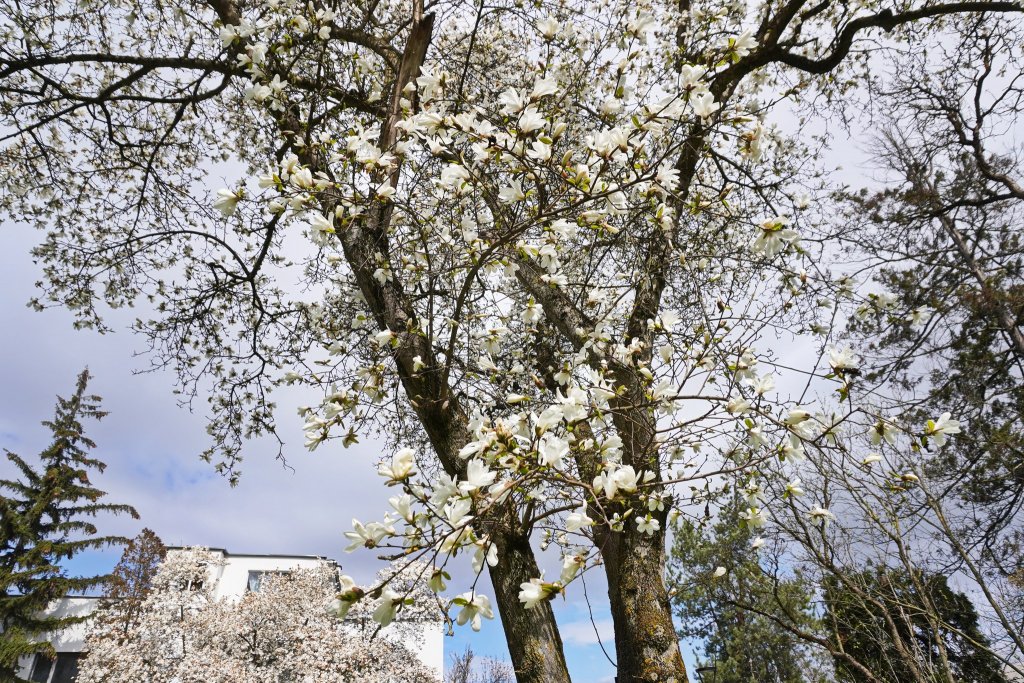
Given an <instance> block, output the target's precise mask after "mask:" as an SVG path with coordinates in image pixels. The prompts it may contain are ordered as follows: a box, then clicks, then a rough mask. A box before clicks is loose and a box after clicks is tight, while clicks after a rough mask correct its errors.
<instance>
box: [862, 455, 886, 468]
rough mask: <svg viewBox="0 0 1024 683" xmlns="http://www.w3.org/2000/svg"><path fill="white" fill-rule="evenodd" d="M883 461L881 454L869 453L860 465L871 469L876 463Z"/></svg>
mask: <svg viewBox="0 0 1024 683" xmlns="http://www.w3.org/2000/svg"><path fill="white" fill-rule="evenodd" d="M881 461H882V456H881V454H880V453H868V454H867V456H865V457H864V459H863V460H861V461H860V464H861V465H864V466H865V467H871V466H872V465H874V464H875V463H876V462H881Z"/></svg>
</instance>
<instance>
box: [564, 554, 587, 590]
mask: <svg viewBox="0 0 1024 683" xmlns="http://www.w3.org/2000/svg"><path fill="white" fill-rule="evenodd" d="M584 560H585V558H584V557H580V556H579V555H566V556H565V557H563V558H562V573H561V575H560V576H559V577H558V581H559V582H560V583H561V584H562V585H563V586H564V585H565V584H567V583H569V582H570V581H572V580H573V578H574V577H575V576H576V574H577V573H578V572H579V570H580V567H582V566H583V562H584Z"/></svg>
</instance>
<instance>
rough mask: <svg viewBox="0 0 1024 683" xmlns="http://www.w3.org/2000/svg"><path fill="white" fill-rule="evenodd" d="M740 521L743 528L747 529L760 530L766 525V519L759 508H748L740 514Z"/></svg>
mask: <svg viewBox="0 0 1024 683" xmlns="http://www.w3.org/2000/svg"><path fill="white" fill-rule="evenodd" d="M740 520H741V522H742V524H743V526H745V527H746V528H748V529H760V528H761V527H763V526H764V525H765V524H767V522H768V517H767V515H765V512H764V510H762V509H761V508H757V507H749V508H747V509H746V510H744V511H742V512H740Z"/></svg>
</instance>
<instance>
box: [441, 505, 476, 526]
mask: <svg viewBox="0 0 1024 683" xmlns="http://www.w3.org/2000/svg"><path fill="white" fill-rule="evenodd" d="M472 508H473V501H471V500H470V499H469V498H458V499H456V500H455V501H453V502H450V503H448V504H447V505H445V506H444V516H445V517H446V518H447V520H448V524H450V525H451V526H452V527H454V528H458V527H460V526H465V525H467V524H469V523H470V522H471V521H472V520H473V516H472V515H470V514H469V512H470V510H471V509H472Z"/></svg>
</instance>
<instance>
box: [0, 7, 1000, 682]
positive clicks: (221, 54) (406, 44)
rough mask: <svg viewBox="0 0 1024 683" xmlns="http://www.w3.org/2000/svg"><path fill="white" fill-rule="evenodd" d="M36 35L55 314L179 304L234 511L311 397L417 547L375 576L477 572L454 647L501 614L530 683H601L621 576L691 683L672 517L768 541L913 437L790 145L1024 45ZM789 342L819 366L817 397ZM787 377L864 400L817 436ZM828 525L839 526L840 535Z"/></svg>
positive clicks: (638, 26)
mask: <svg viewBox="0 0 1024 683" xmlns="http://www.w3.org/2000/svg"><path fill="white" fill-rule="evenodd" d="M0 6H2V7H3V15H4V24H3V25H4V31H5V34H6V36H5V37H7V38H8V40H6V41H4V43H3V47H2V48H0V73H2V74H3V76H4V78H3V85H2V87H3V89H4V98H3V100H2V104H0V112H3V116H4V124H5V134H4V140H5V147H4V149H3V151H2V152H0V153H2V155H3V157H2V158H3V161H4V164H3V169H4V171H3V173H4V176H3V190H2V192H3V194H2V195H0V203H2V205H3V206H4V207H5V208H6V209H7V210H8V212H9V213H10V215H11V216H12V217H13V218H15V219H16V220H20V221H26V222H32V223H36V224H37V225H39V226H40V227H41V228H42V229H43V230H44V231H45V237H44V239H43V242H42V243H41V244H40V246H39V247H38V248H37V249H36V250H35V252H34V253H35V256H36V258H37V259H38V260H39V261H40V262H41V263H42V265H43V268H44V271H45V278H44V280H43V282H42V284H41V287H42V289H43V292H42V293H41V295H40V297H39V298H38V299H37V300H35V301H34V304H35V305H36V306H38V307H45V306H47V305H62V306H66V307H68V308H70V309H71V310H72V311H73V312H74V313H75V314H76V316H77V321H78V324H79V325H81V326H87V327H95V328H98V329H101V330H102V329H106V323H105V321H104V317H103V314H104V305H106V306H108V307H114V308H118V307H123V306H128V305H132V304H134V303H136V302H149V303H151V305H152V310H151V313H149V314H147V315H146V316H145V317H143V318H140V319H139V321H138V322H137V323H136V328H137V330H138V331H139V332H140V333H141V334H143V335H144V337H145V338H146V339H147V340H148V342H149V344H150V345H151V347H152V358H153V361H154V363H155V364H157V365H161V366H171V367H173V368H175V369H176V370H177V371H178V372H179V374H180V377H181V381H182V390H183V391H184V393H185V395H186V397H195V396H197V395H199V394H200V392H203V393H204V394H206V395H208V396H209V401H210V416H211V420H210V424H209V431H210V434H211V436H212V437H213V440H214V445H213V447H211V449H210V450H209V451H207V452H206V454H205V457H207V458H208V459H210V460H214V461H216V463H217V465H216V466H217V467H218V469H220V470H221V471H223V472H225V473H227V474H228V475H229V476H230V477H232V481H234V479H235V478H236V477H237V473H238V469H237V468H238V465H239V461H240V457H239V448H240V444H241V443H242V441H243V440H245V439H247V438H250V437H253V436H258V435H261V434H268V433H269V434H272V435H274V436H276V435H277V434H278V431H277V427H276V425H275V423H274V404H273V402H272V400H271V396H270V392H271V391H272V390H273V388H274V387H275V386H277V385H279V384H281V383H287V384H292V385H298V386H305V387H307V388H308V390H309V392H310V394H311V395H316V396H318V399H317V401H316V404H315V405H312V406H310V407H306V408H303V409H302V411H301V412H302V416H303V417H304V419H305V432H306V435H307V446H308V447H309V448H310V449H315V448H322V449H326V448H332V447H334V445H338V446H341V445H349V444H351V443H354V442H356V441H357V439H358V438H359V437H360V436H361V435H363V434H367V433H373V432H377V433H382V434H385V435H386V436H387V437H388V443H389V444H390V446H391V447H392V448H393V450H392V452H391V453H389V454H387V455H386V456H385V457H384V458H383V460H384V462H383V464H382V465H381V466H380V473H381V475H382V476H383V477H384V478H385V479H386V480H387V482H388V483H389V484H391V485H393V486H394V487H395V490H396V495H395V496H394V497H393V498H392V500H391V506H392V508H393V509H392V510H390V511H387V512H383V511H382V516H381V517H380V518H378V519H377V520H376V521H370V522H365V523H364V522H358V521H357V522H354V524H353V527H354V528H353V529H352V531H351V532H349V537H350V538H351V539H352V547H353V548H358V547H368V548H380V549H383V552H385V553H391V554H394V555H396V556H397V555H401V556H402V557H407V558H419V559H423V560H426V561H429V562H430V563H431V564H432V566H433V567H434V569H432V570H431V573H432V576H431V577H430V578H431V584H432V586H433V587H434V588H436V589H437V590H438V591H439V592H442V591H445V590H447V587H446V586H445V580H446V579H447V578H448V577H447V575H448V574H450V572H448V569H449V568H450V565H449V563H451V562H456V561H462V559H461V558H463V557H468V560H469V563H470V565H471V567H472V569H473V570H474V571H475V572H476V573H477V574H480V573H482V572H483V571H485V570H487V571H489V574H490V578H491V584H492V586H493V590H494V594H493V602H492V596H491V595H488V594H485V593H484V592H483V591H481V590H479V589H478V584H477V582H474V583H473V584H472V586H462V587H458V589H457V590H455V589H454V588H453V590H452V593H453V594H454V595H455V597H452V598H449V599H448V602H447V605H448V607H449V608H450V609H451V616H452V618H453V619H454V620H455V621H457V622H458V623H460V624H469V625H470V626H471V627H474V628H478V627H479V624H480V623H481V620H482V619H488V618H492V617H493V615H494V607H495V606H497V607H498V608H499V610H500V614H501V619H502V622H503V626H504V629H505V634H506V638H507V640H508V645H509V651H510V654H511V656H512V660H513V664H514V666H515V669H516V672H517V676H518V677H519V679H520V680H521V681H545V682H549V681H567V680H568V673H567V669H566V665H565V659H564V656H563V654H562V647H561V639H560V636H559V633H558V628H557V625H556V623H555V620H554V615H553V612H552V609H551V606H550V600H551V598H552V597H554V596H556V595H558V594H560V593H562V592H564V591H568V590H572V587H571V584H572V583H573V581H575V580H576V579H577V578H578V577H579V576H580V574H581V573H582V572H585V571H588V570H590V569H592V568H594V567H600V571H603V572H604V574H605V576H606V578H607V584H608V606H609V609H610V612H611V614H612V618H613V621H614V626H615V645H616V652H617V665H618V670H619V674H618V675H619V677H620V678H621V679H622V680H629V681H633V680H658V681H684V680H686V671H685V667H684V665H683V660H682V657H681V655H680V651H679V646H678V642H677V639H676V633H675V628H674V626H673V623H672V618H671V612H670V608H669V603H668V597H667V593H666V590H665V588H664V584H663V569H664V554H665V553H664V545H665V527H666V520H667V516H668V515H669V514H670V512H672V511H673V510H676V511H678V512H680V513H685V514H700V511H701V510H702V509H703V510H705V514H711V512H712V509H711V506H710V505H707V501H708V500H709V497H708V496H710V495H711V493H712V492H713V490H715V489H718V488H721V487H723V486H732V487H740V488H742V489H744V490H745V491H746V492H747V495H748V500H749V505H748V506H747V509H746V510H745V511H744V513H743V515H744V516H743V517H742V519H743V523H745V524H748V525H750V526H752V527H754V528H757V527H760V526H761V525H763V524H765V523H766V521H767V520H768V518H769V511H770V509H771V506H773V505H774V504H775V503H776V502H777V501H780V500H782V496H783V495H785V494H786V486H787V484H792V481H791V480H790V476H791V473H789V472H788V471H787V468H788V467H789V466H790V464H791V463H792V462H794V461H797V460H799V459H800V458H801V456H802V455H803V454H804V453H805V452H806V451H807V450H808V449H811V450H813V451H815V452H822V453H826V454H827V453H830V452H834V451H839V450H842V449H843V448H844V447H845V446H844V438H845V436H846V435H847V434H851V433H857V432H861V433H863V432H866V431H868V430H870V429H871V428H872V427H873V426H874V425H876V424H877V423H878V421H879V415H878V414H877V411H873V410H872V409H871V408H870V407H869V406H867V405H865V404H862V402H861V401H860V396H859V394H858V390H857V389H858V387H857V378H858V376H859V372H860V368H858V360H857V356H856V354H855V353H854V352H853V351H852V350H851V349H850V348H848V347H847V346H846V345H845V344H843V343H842V341H841V340H839V341H837V340H835V339H833V337H832V325H831V323H832V321H833V320H834V319H835V317H836V315H837V310H838V309H837V304H836V299H837V297H838V296H839V295H841V294H842V293H843V291H844V288H846V286H847V284H846V283H844V282H842V281H838V282H837V281H835V280H836V278H834V277H833V276H832V275H830V273H829V270H828V268H827V262H826V261H827V259H826V256H827V254H828V253H829V252H828V249H827V246H828V245H827V244H823V243H820V242H813V241H810V240H805V241H801V234H802V231H803V230H804V227H805V225H807V224H811V223H813V222H814V220H815V218H814V216H815V213H814V207H815V203H814V199H815V197H816V196H818V195H819V194H820V191H821V190H822V189H824V188H825V187H826V181H827V179H826V178H823V177H821V174H820V172H819V171H818V169H816V168H815V167H814V165H813V163H811V161H810V159H812V158H813V152H814V149H813V148H812V147H811V146H810V144H809V141H810V139H811V138H810V137H809V134H806V133H805V130H804V128H805V126H808V125H810V124H809V123H808V122H807V119H806V118H803V119H800V120H799V121H794V122H793V123H792V126H790V127H789V128H787V130H786V134H785V135H784V134H783V132H780V131H779V130H777V129H775V128H774V127H773V125H772V120H771V118H772V115H773V114H772V113H773V111H774V110H775V109H776V105H778V104H779V103H780V102H782V101H784V100H785V99H786V98H791V99H793V98H795V99H796V100H797V101H798V102H801V101H803V102H807V101H810V100H811V99H812V98H816V97H817V98H819V99H818V100H817V101H819V102H821V104H822V106H825V105H826V103H827V102H828V101H841V99H842V97H843V94H844V92H846V91H848V90H849V89H851V88H855V87H856V86H857V84H858V82H859V79H860V78H866V77H867V76H868V75H870V70H871V68H872V66H873V64H875V63H877V62H879V61H884V60H885V59H886V54H885V53H886V50H888V49H895V50H898V51H906V50H914V49H915V48H916V47H917V46H918V45H919V44H920V41H921V37H922V36H927V30H928V29H929V28H930V27H933V26H936V25H941V21H942V19H943V18H944V17H948V16H950V15H957V14H961V13H968V12H973V13H978V12H992V13H996V12H998V13H1004V14H1005V13H1009V12H1018V11H1020V6H1019V5H1018V4H1017V3H1015V2H956V1H951V2H927V3H926V2H914V1H911V0H886V1H884V2H854V3H832V2H828V1H825V2H807V1H805V0H761V1H758V2H753V3H749V4H748V3H742V2H733V3H728V4H716V3H706V2H682V3H662V2H652V1H643V2H617V1H603V2H596V3H593V4H590V5H587V6H583V5H580V4H578V3H568V2H557V1H553V2H548V1H538V2H533V3H529V4H524V3H520V2H507V3H505V2H499V3H496V4H486V5H485V4H482V3H470V2H459V1H450V2H429V3H425V2H423V0H409V1H408V2H397V1H389V2H366V3H364V2H360V1H358V0H353V1H351V2H346V3H340V2H333V1H328V0H313V1H310V2H297V1H292V0H274V1H270V2H250V1H248V0H208V2H200V1H198V0H190V1H186V0H182V1H181V2H176V3H158V2H152V3H149V2H142V3H139V2H120V1H118V0H112V1H111V2H107V3H104V4H103V5H102V6H96V5H92V4H88V3H78V4H71V3H61V2H45V3H24V2H3V3H2V5H0ZM922 22H923V23H922ZM911 24H914V25H915V26H918V30H917V32H916V33H915V34H914V38H913V42H911V39H910V38H909V37H908V35H907V34H906V33H904V30H905V29H906V28H907V27H908V26H909V25H911ZM880 30H884V31H886V32H888V37H882V36H881V33H880ZM875 53H877V54H875ZM222 178H227V179H228V180H227V182H224V180H222ZM296 282H298V283H299V286H294V285H293V284H292V283H296ZM787 330H807V331H808V334H810V335H812V336H811V338H809V339H802V341H801V343H802V344H803V345H804V347H805V348H806V349H807V350H808V352H807V353H804V354H801V355H800V357H798V358H796V359H795V360H794V359H793V358H785V359H783V357H782V353H783V352H784V351H786V348H787V346H788V345H790V344H792V343H793V341H794V337H793V336H791V335H788V333H787V332H786V331H787ZM782 360H785V361H786V362H785V363H783V362H781V361H782ZM787 375H792V376H794V377H797V378H798V379H799V380H800V381H801V382H803V381H809V378H811V377H816V378H817V382H818V386H825V385H828V384H829V383H831V386H830V387H829V391H831V390H832V389H834V390H835V392H834V393H828V392H822V393H821V396H822V398H820V400H816V401H815V403H816V405H814V406H812V405H810V403H811V401H806V402H805V403H806V404H805V405H800V404H798V403H797V402H796V401H794V400H791V398H790V397H789V396H788V395H787V394H780V393H779V392H778V391H776V389H775V385H776V382H778V383H779V385H780V386H783V385H782V382H783V381H785V382H786V383H787V385H791V384H790V382H789V379H788V377H787ZM319 397H322V400H321V398H319ZM933 417H934V419H933V420H932V421H930V422H927V423H926V424H924V423H923V421H919V422H917V423H909V424H908V423H904V422H902V421H901V419H900V416H899V415H887V416H886V418H885V422H884V425H885V426H886V429H889V428H891V429H893V430H896V431H898V432H902V433H906V434H908V435H910V436H911V437H913V438H914V439H915V440H918V441H920V440H921V439H924V440H925V441H926V442H935V443H937V444H939V445H941V441H942V440H943V439H944V438H945V435H946V434H949V433H954V432H956V430H957V429H958V428H959V427H958V424H957V421H956V419H955V418H954V417H953V416H951V415H943V416H941V417H940V416H939V415H935V416H933ZM788 500H789V499H787V501H788ZM793 500H794V501H795V502H793V503H792V504H793V505H796V506H798V507H797V509H798V512H799V514H801V515H803V517H804V519H805V520H806V521H807V523H808V524H812V525H823V524H826V523H827V522H828V521H829V519H830V518H831V517H832V516H833V515H834V513H833V512H831V511H830V510H829V509H828V506H827V504H826V501H824V500H810V499H808V498H806V497H804V498H799V499H793ZM787 504H788V503H787ZM538 548H541V549H548V550H549V551H555V550H557V551H558V553H559V555H560V557H561V558H562V561H561V567H562V568H561V570H560V572H559V574H558V576H554V575H548V576H542V575H541V571H540V569H539V566H538V560H537V557H536V555H535V551H536V549H538ZM389 549H390V550H389ZM343 588H344V590H342V591H341V593H340V597H339V605H338V606H337V607H338V610H339V611H341V612H343V611H345V610H346V609H350V608H352V606H353V605H355V604H359V603H363V602H365V601H367V600H368V601H371V602H370V604H369V605H368V606H367V607H365V609H368V610H371V611H372V613H373V614H374V615H375V616H376V617H377V618H378V619H379V620H380V621H381V622H382V623H383V622H386V621H388V620H389V619H390V618H391V617H392V616H393V615H394V614H395V613H396V612H397V611H399V610H401V609H404V608H406V607H411V606H410V605H409V602H410V600H412V598H409V597H407V596H406V595H405V594H404V593H403V591H401V590H399V589H396V588H394V587H392V586H391V584H390V583H389V582H387V581H384V582H382V583H381V585H378V586H375V587H372V588H371V589H370V590H363V589H357V588H355V587H354V586H352V585H349V584H346V585H345V586H344V587H343ZM467 589H468V590H467Z"/></svg>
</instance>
